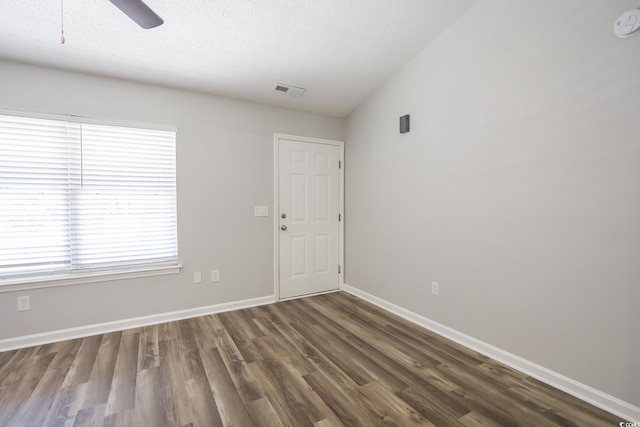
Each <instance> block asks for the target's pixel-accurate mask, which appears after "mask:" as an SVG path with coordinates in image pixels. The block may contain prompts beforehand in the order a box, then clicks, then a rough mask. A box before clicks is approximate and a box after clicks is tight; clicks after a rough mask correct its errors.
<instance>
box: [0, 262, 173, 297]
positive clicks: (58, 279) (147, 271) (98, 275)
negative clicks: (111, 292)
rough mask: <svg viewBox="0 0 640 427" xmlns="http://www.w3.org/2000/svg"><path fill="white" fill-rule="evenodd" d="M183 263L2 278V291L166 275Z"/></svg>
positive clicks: (0, 287) (0, 282) (0, 290)
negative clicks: (57, 274) (9, 278)
mask: <svg viewBox="0 0 640 427" xmlns="http://www.w3.org/2000/svg"><path fill="white" fill-rule="evenodd" d="M180 269H182V265H180V264H178V265H171V266H162V267H160V266H158V267H145V268H139V269H131V270H119V271H100V272H91V273H76V274H65V275H60V276H34V277H23V278H20V279H13V280H2V279H0V293H3V292H16V291H24V290H28V289H41V288H54V287H58V286H72V285H83V284H87V283H97V282H108V281H112V280H125V279H137V278H140V277H152V276H164V275H167V274H177V273H180Z"/></svg>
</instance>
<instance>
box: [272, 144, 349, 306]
mask: <svg viewBox="0 0 640 427" xmlns="http://www.w3.org/2000/svg"><path fill="white" fill-rule="evenodd" d="M281 139H287V140H293V141H300V142H306V143H312V144H325V145H333V146H337V147H338V148H339V149H340V159H339V160H340V162H341V163H342V166H341V167H340V169H339V173H340V183H339V184H338V185H339V188H340V196H339V200H340V213H341V214H342V219H341V221H340V223H339V224H338V230H339V242H338V262H339V263H340V264H339V265H340V266H341V267H342V268H341V269H340V273H339V274H338V289H339V290H342V288H343V286H344V222H345V214H344V167H345V165H344V141H334V140H331V139H321V138H309V137H306V136H296V135H287V134H283V133H274V134H273V287H274V289H273V292H274V295H275V297H276V298H275V299H276V301H281V299H280V227H279V223H280V221H279V219H280V197H279V196H280V194H279V191H280V179H279V178H280V177H279V171H280V165H279V154H280V140H281ZM328 292H335V291H328ZM321 293H322V292H321ZM305 296H306V295H305ZM295 298H300V297H292V298H286V299H295Z"/></svg>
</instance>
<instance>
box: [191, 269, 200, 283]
mask: <svg viewBox="0 0 640 427" xmlns="http://www.w3.org/2000/svg"><path fill="white" fill-rule="evenodd" d="M193 283H202V273H201V272H199V271H198V272H196V273H193Z"/></svg>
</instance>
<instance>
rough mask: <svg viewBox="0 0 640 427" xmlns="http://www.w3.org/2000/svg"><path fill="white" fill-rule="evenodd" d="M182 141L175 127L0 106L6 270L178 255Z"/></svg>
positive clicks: (73, 267) (0, 236)
mask: <svg viewBox="0 0 640 427" xmlns="http://www.w3.org/2000/svg"><path fill="white" fill-rule="evenodd" d="M175 144H176V132H175V131H174V130H166V129H149V128H146V127H135V126H129V125H126V126H125V125H120V124H118V125H114V124H103V123H99V122H97V121H95V120H89V119H82V118H78V117H69V118H60V119H58V118H49V117H47V118H43V117H35V116H34V117H24V116H20V115H14V114H7V113H3V114H0V279H7V278H14V277H21V276H25V275H26V276H29V275H39V276H42V275H55V274H64V273H68V274H75V273H78V272H94V271H105V270H106V271H112V270H118V271H120V270H127V269H133V268H138V267H141V266H145V267H146V266H154V265H159V266H160V265H161V266H164V265H177V226H176V224H177V215H176V161H175ZM1 284H2V281H1V280H0V285H1Z"/></svg>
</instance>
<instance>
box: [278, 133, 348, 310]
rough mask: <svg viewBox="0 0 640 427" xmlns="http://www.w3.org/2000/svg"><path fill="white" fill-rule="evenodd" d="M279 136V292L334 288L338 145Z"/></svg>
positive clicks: (302, 292) (338, 214) (294, 293)
mask: <svg viewBox="0 0 640 427" xmlns="http://www.w3.org/2000/svg"><path fill="white" fill-rule="evenodd" d="M278 142H279V143H278V208H279V212H276V215H277V216H278V218H277V219H278V222H277V224H278V225H277V226H278V230H277V232H278V236H279V239H278V241H279V283H280V298H291V297H296V296H301V295H307V294H313V293H318V292H325V291H330V290H335V289H338V288H339V286H340V271H339V263H340V247H341V246H340V245H341V242H340V221H341V212H340V201H341V196H340V191H341V181H340V176H341V175H340V169H339V168H340V167H341V160H340V153H341V147H340V146H339V145H331V144H324V143H314V142H303V141H296V140H292V139H283V138H281V139H279V141H278Z"/></svg>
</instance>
